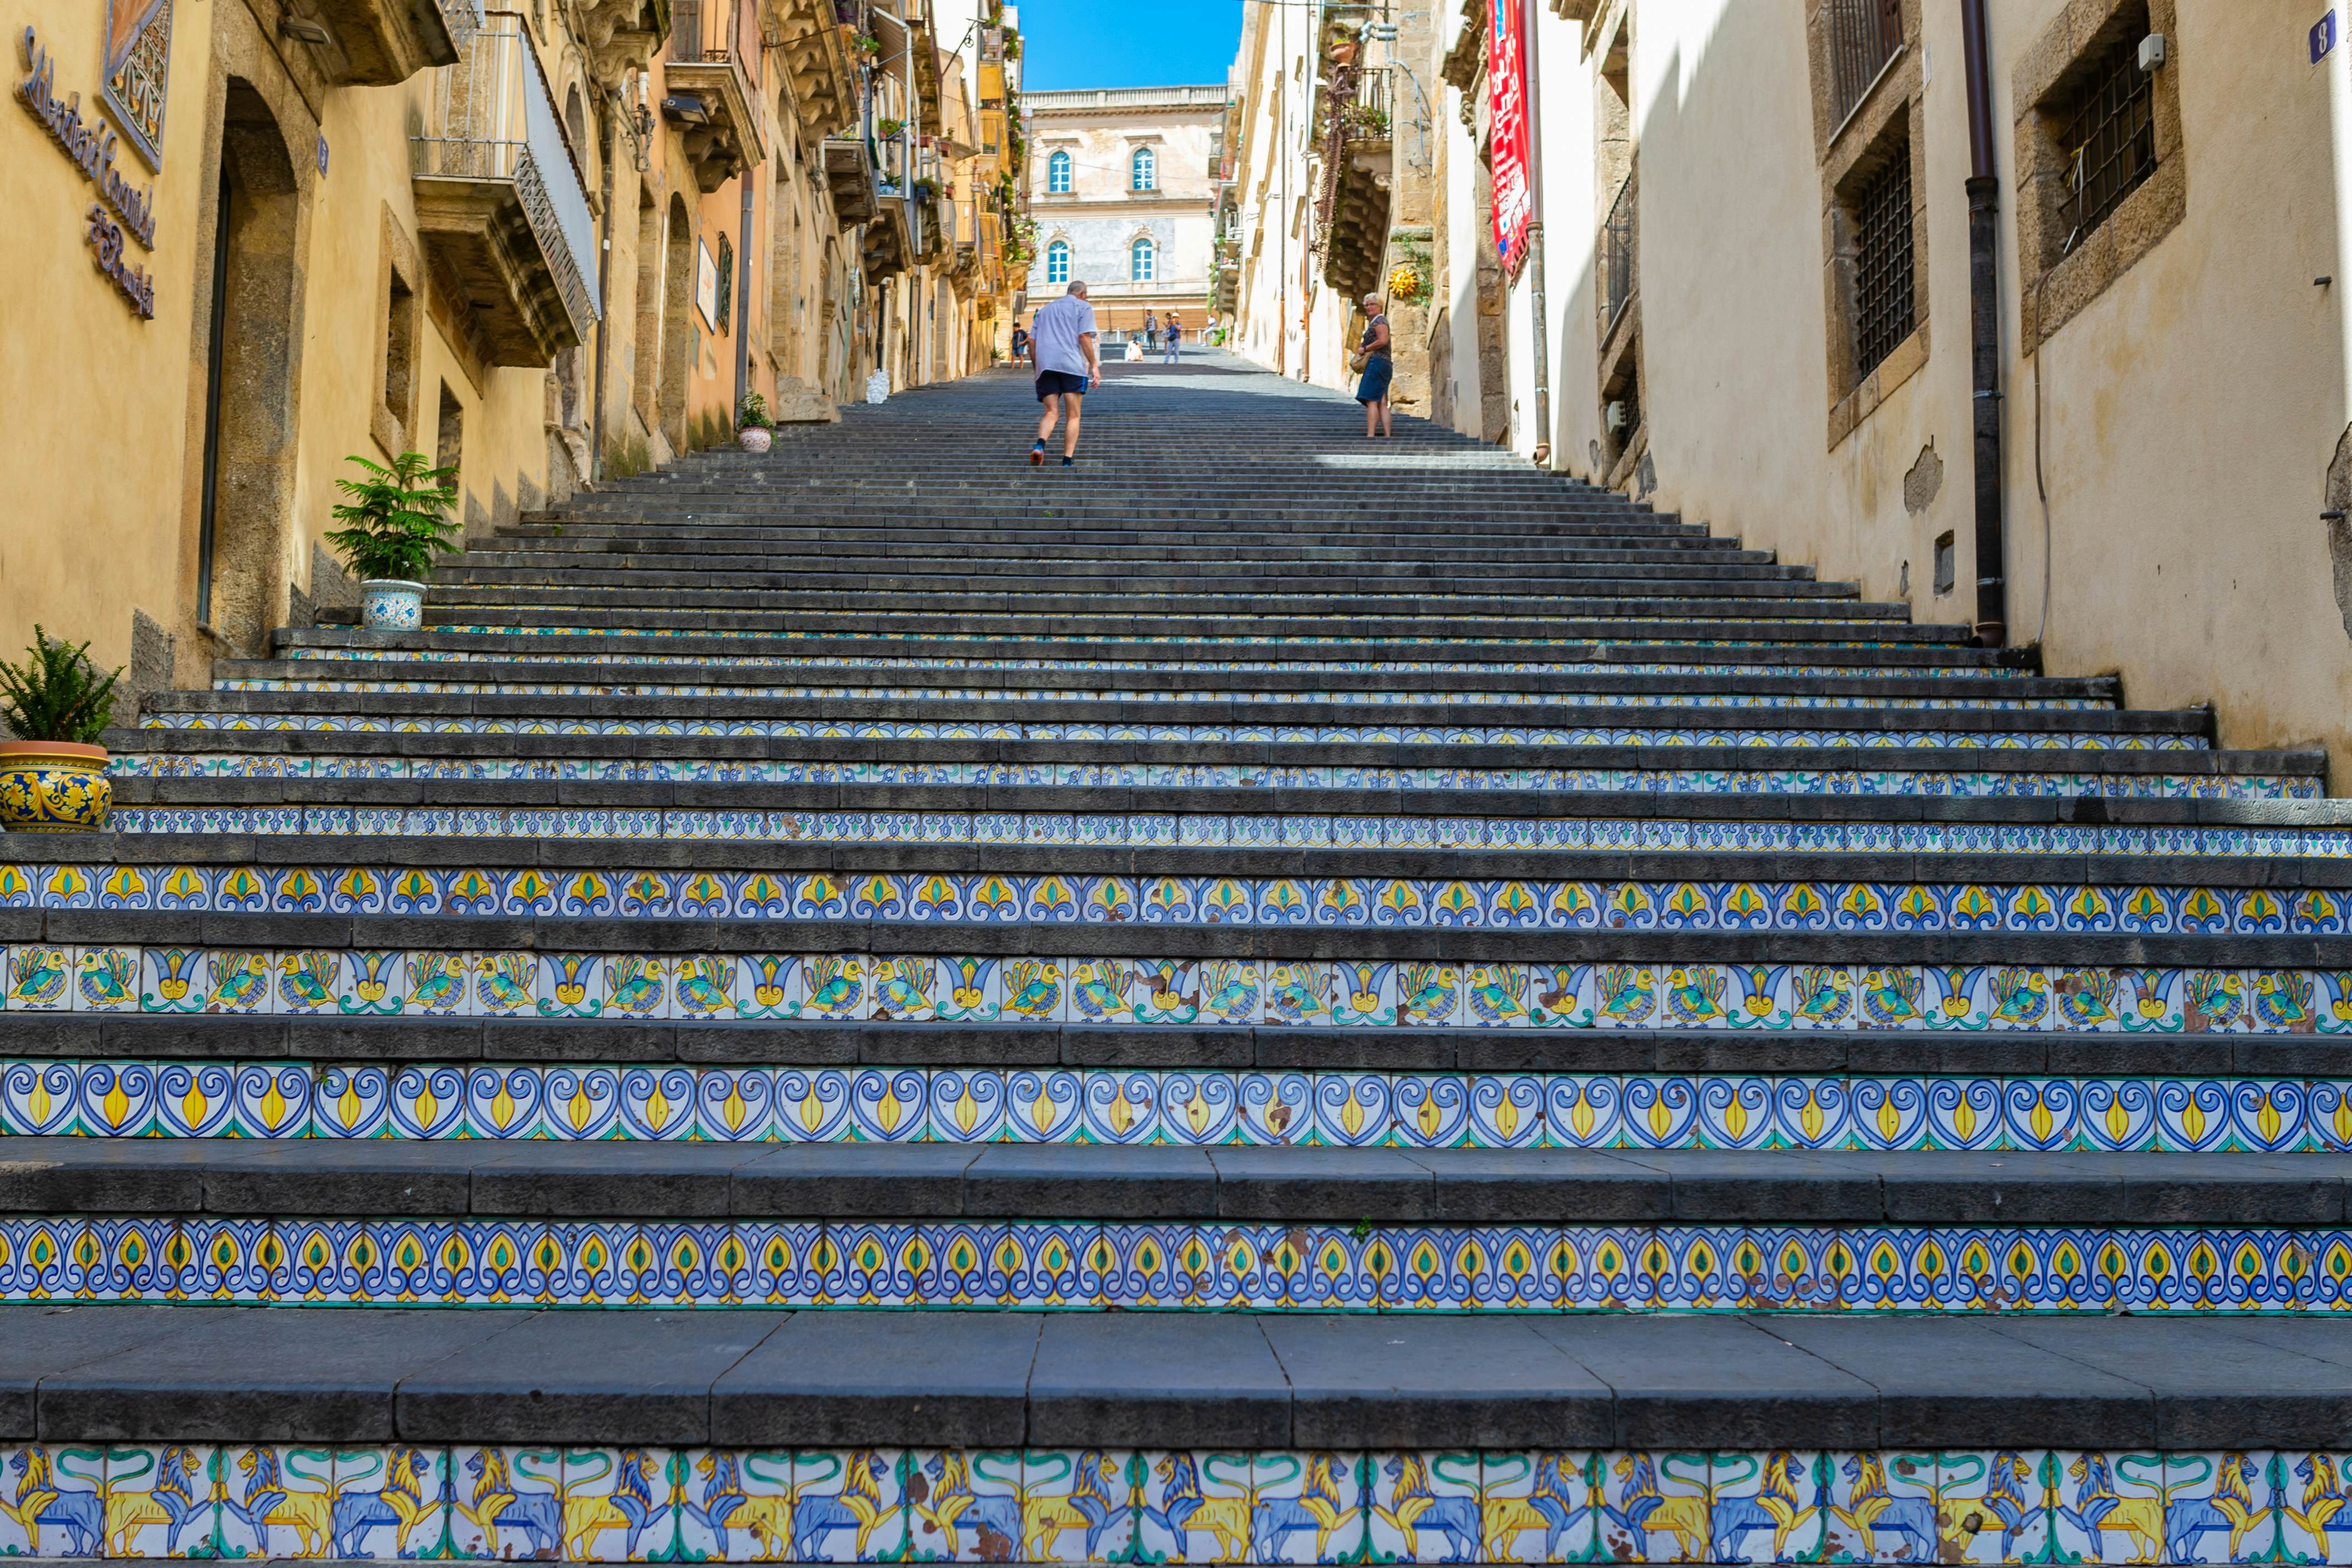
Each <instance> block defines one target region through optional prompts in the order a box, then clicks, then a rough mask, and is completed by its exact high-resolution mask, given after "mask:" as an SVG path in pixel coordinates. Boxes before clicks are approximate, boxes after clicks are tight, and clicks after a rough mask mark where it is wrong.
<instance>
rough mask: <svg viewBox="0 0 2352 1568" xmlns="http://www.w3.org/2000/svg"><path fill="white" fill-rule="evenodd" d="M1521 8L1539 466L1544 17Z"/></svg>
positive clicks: (1544, 432) (1544, 461)
mask: <svg viewBox="0 0 2352 1568" xmlns="http://www.w3.org/2000/svg"><path fill="white" fill-rule="evenodd" d="M1516 3H1517V4H1518V5H1520V7H1521V9H1520V16H1521V18H1522V20H1521V22H1520V24H1519V29H1520V32H1521V33H1522V34H1523V35H1524V37H1522V38H1521V39H1520V49H1519V58H1520V59H1521V61H1522V64H1521V66H1520V69H1521V70H1522V71H1524V72H1525V73H1526V77H1527V80H1526V83H1525V91H1526V93H1527V100H1528V305H1529V307H1530V309H1531V310H1533V311H1534V314H1535V326H1536V331H1535V338H1536V348H1535V361H1534V369H1535V374H1536V450H1535V461H1536V467H1538V468H1549V467H1550V466H1551V342H1550V339H1551V318H1550V316H1549V314H1547V313H1546V311H1545V309H1544V232H1543V121H1542V119H1541V117H1540V115H1539V114H1538V109H1537V105H1538V103H1539V102H1540V101H1541V100H1542V97H1543V95H1542V94H1541V93H1539V92H1538V91H1537V90H1536V77H1537V71H1536V23H1537V21H1538V18H1540V17H1541V16H1543V7H1542V6H1541V5H1539V4H1538V3H1537V0H1516Z"/></svg>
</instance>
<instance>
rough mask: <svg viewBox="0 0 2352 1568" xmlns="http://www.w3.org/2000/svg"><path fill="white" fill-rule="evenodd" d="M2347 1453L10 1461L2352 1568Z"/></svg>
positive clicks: (156, 1454)
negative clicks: (2345, 1512)
mask: <svg viewBox="0 0 2352 1568" xmlns="http://www.w3.org/2000/svg"><path fill="white" fill-rule="evenodd" d="M20 1458H23V1459H24V1460H25V1462H24V1463H22V1464H20V1463H19V1460H20ZM2344 1468H2345V1457H2344V1456H2343V1455H2341V1454H2337V1453H2333V1452H2312V1451H2306V1450H2299V1449H2298V1450H2261V1451H2252V1452H2243V1453H2238V1452H2194V1451H2179V1452H2170V1453H2166V1452H2156V1451H2147V1452H2137V1453H2134V1452H2126V1451H2108V1452H2092V1451H2080V1450H2053V1449H2042V1448H2029V1449H2019V1450H1997V1449H1987V1448H1980V1447H1971V1446H1969V1445H1967V1444H1954V1445H1951V1446H1949V1447H1939V1448H1937V1449H1935V1450H1932V1451H1921V1450H1896V1449H1886V1450H1870V1451H1863V1452H1853V1451H1832V1452H1822V1451H1818V1450H1795V1451H1792V1450H1771V1449H1756V1450H1728V1451H1718V1452H1712V1453H1692V1454H1676V1453H1667V1452H1629V1451H1622V1450H1619V1451H1606V1450H1604V1451H1599V1452H1595V1451H1591V1450H1570V1451H1555V1450H1533V1451H1530V1450H1511V1451H1493V1452H1485V1453H1479V1452H1462V1451H1454V1452H1434V1451H1425V1450H1421V1451H1402V1452H1399V1451H1380V1452H1369V1453H1368V1452H1320V1451H1311V1450H1259V1451H1254V1452H1253V1451H1240V1452H1233V1451H1220V1450H1211V1449H1202V1450H1191V1451H1188V1450H1175V1451H1169V1450H1143V1451H1134V1450H1117V1449H1114V1450H1102V1449H1030V1450H1025V1451H1024V1450H963V1449H936V1448H912V1449H909V1448H883V1449H841V1448H813V1449H779V1450H758V1449H740V1448H735V1449H725V1448H720V1449H713V1448H683V1449H671V1448H631V1447H623V1448H611V1447H586V1446H577V1447H573V1446H567V1447H467V1446H459V1447H447V1446H443V1445H435V1444H424V1445H415V1446H411V1445H406V1444H403V1445H398V1446H394V1447H381V1446H373V1445H356V1446H352V1447H305V1446H301V1445H290V1444H289V1445H268V1444H264V1445H253V1444H242V1443H240V1444H221V1445H212V1444H129V1443H125V1444H99V1445H88V1446H75V1445H49V1446H46V1447H28V1446H26V1445H21V1444H20V1445H15V1446H6V1445H0V1473H5V1475H7V1476H8V1477H10V1478H12V1479H13V1478H15V1477H17V1476H20V1475H36V1476H38V1477H40V1478H41V1479H42V1482H43V1486H44V1487H45V1488H46V1489H47V1490H48V1491H51V1492H54V1493H55V1495H56V1499H57V1500H55V1501H54V1502H50V1503H47V1505H46V1507H45V1508H44V1510H42V1514H41V1516H39V1517H40V1523H39V1529H40V1543H41V1549H42V1550H43V1551H44V1552H50V1553H56V1552H77V1553H83V1554H90V1555H98V1554H103V1555H105V1556H109V1557H117V1558H136V1557H165V1556H183V1557H185V1556H204V1557H238V1556H243V1557H250V1558H261V1557H284V1556H289V1555H297V1554H299V1555H315V1554H320V1552H331V1553H332V1554H333V1555H336V1556H340V1557H350V1558H359V1559H364V1560H381V1561H392V1560H394V1558H395V1557H396V1556H397V1557H399V1558H415V1557H422V1558H430V1559H436V1560H449V1559H457V1560H461V1561H462V1560H504V1559H506V1558H509V1557H510V1556H522V1557H531V1556H541V1557H549V1558H560V1559H561V1560H562V1561H565V1562H580V1563H584V1562H633V1563H656V1562H697V1561H709V1562H721V1561H723V1562H779V1563H853V1562H869V1563H896V1562H921V1561H942V1562H944V1561H956V1562H976V1561H986V1560H1005V1559H1010V1560H1013V1561H1020V1562H1032V1563H1143V1564H1149V1563H1318V1562H1322V1563H1440V1562H1446V1563H1454V1562H1468V1563H1695V1562H1709V1561H1721V1560H1729V1561H1741V1560H1747V1559H1753V1558H1758V1557H1759V1556H1760V1555H1761V1554H1765V1553H1773V1552H1777V1553H1778V1554H1779V1560H1781V1561H1793V1562H1802V1563H1890V1564H1891V1563H1934V1562H1940V1563H1981V1564H2006V1563H2015V1564H2026V1563H2101V1562H2111V1563H2112V1562H2122V1561H2126V1560H2129V1561H2147V1562H2158V1561H2161V1562H2164V1563H2308V1564H2319V1563H2326V1564H2336V1563H2352V1532H2347V1531H2346V1530H2345V1529H2344V1528H2342V1527H2340V1526H2336V1525H2335V1524H2334V1522H2333V1520H2334V1517H2335V1513H2336V1509H2337V1508H2339V1507H2341V1506H2342V1502H2343V1500H2344V1497H2345V1493H2344V1491H2343V1482H2342V1477H2343V1474H2344ZM10 1490H11V1492H12V1493H13V1492H14V1491H15V1490H16V1488H15V1487H14V1486H11V1488H10ZM37 1490H38V1489H37ZM110 1499H115V1500H119V1501H117V1502H110V1501H109V1500H110ZM115 1521H120V1522H119V1523H117V1522H115ZM101 1525H104V1526H106V1528H100V1526H101ZM30 1546H31V1542H30V1538H29V1533H28V1531H27V1529H26V1524H25V1523H22V1522H19V1521H18V1520H17V1518H16V1515H15V1514H14V1513H11V1512H9V1511H8V1510H6V1509H0V1552H10V1551H14V1552H27V1551H29V1550H30Z"/></svg>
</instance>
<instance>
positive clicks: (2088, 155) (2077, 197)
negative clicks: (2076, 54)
mask: <svg viewBox="0 0 2352 1568" xmlns="http://www.w3.org/2000/svg"><path fill="white" fill-rule="evenodd" d="M2144 37H2147V29H2146V28H2144V27H2143V28H2136V29H2134V31H2133V32H2132V33H2131V34H2130V35H2128V36H2126V37H2125V38H2124V39H2123V41H2122V42H2120V43H2118V44H2116V46H2115V47H2113V48H2112V49H2110V50H2108V51H2107V53H2106V54H2105V56H2104V57H2103V58H2101V59H2100V60H2099V61H2098V63H2097V64H2096V65H2095V66H2094V67H2093V68H2092V69H2091V74H2090V77H2089V79H2087V80H2085V81H2084V84H2083V89H2082V96H2081V97H2080V98H2079V99H2078V100H2076V101H2075V104H2074V112H2073V113H2072V114H2071V115H2069V116H2068V117H2067V119H2066V129H2065V131H2064V132H2063V141H2062V142H2060V143H2059V145H2060V146H2061V147H2063V149H2064V150H2065V153H2066V174H2065V182H2066V186H2065V188H2066V195H2065V196H2064V198H2063V200H2062V201H2061V203H2060V204H2059V221H2060V222H2061V223H2062V224H2063V226H2065V228H2066V230H2067V248H2069V249H2071V248H2072V247H2073V246H2074V244H2075V243H2077V242H2079V241H2080V240H2081V239H2082V237H2083V236H2084V235H2086V234H2088V233H2090V232H2091V231H2092V230H2093V229H2095V228H2096V227H2098V226H2099V225H2100V224H2101V223H2103V222H2105V220H2106V216H2107V215H2108V214H2109V213H2111V212H2113V211H2115V210H2116V207H2117V206H2118V205H2121V204H2122V202H2123V199H2124V198H2125V197H2126V196H2127V195H2131V194H2132V193H2133V192H2134V191H2136V190H2137V189H2139V187H2140V185H2141V184H2142V183H2143V182H2145V181H2146V180H2147V177H2148V175H2150V174H2154V173H2155V172H2156V80H2155V77H2154V75H2153V73H2151V72H2148V71H2144V70H2142V69H2140V68H2139V45H2140V40H2141V39H2142V38H2144Z"/></svg>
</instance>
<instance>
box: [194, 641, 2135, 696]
mask: <svg viewBox="0 0 2352 1568" xmlns="http://www.w3.org/2000/svg"><path fill="white" fill-rule="evenodd" d="M975 640H978V639H975ZM918 646H919V645H918ZM271 657H272V658H278V659H284V660H289V661H291V662H295V663H309V664H326V663H334V664H452V665H487V664H509V663H512V662H515V661H517V660H526V661H528V662H530V663H532V664H551V665H553V664H561V665H581V666H585V667H591V668H593V667H604V666H640V667H641V666H643V665H645V664H646V656H645V655H644V654H642V653H639V652H635V651H632V652H628V653H575V652H569V651H558V650H541V649H536V648H529V647H525V648H494V649H486V648H401V647H305V646H301V645H296V646H292V647H280V648H278V649H277V650H276V651H275V652H274V653H273V654H272V655H271ZM679 658H682V659H686V660H688V662H691V663H694V664H698V665H708V666H709V667H711V668H729V669H940V670H958V669H1055V670H1070V671H1074V672H1075V671H1081V670H1154V671H1161V672H1169V671H1176V670H1202V671H1213V672H1217V673H1234V672H1240V671H1258V672H1275V673H1282V674H1305V675H1315V674H1320V673H1322V672H1324V671H1326V670H1348V671H1357V670H1366V671H1378V672H1382V673H1387V672H1397V671H1402V672H1409V673H1418V674H1437V675H1558V674H1562V673H1579V672H1583V673H1591V674H1595V675H1612V676H1616V675H1718V676H1721V675H1804V676H1811V677H1814V678H1816V679H1832V680H1874V679H1884V678H1885V677H1887V676H1890V675H1898V676H1902V677H1906V678H1910V677H1926V676H1946V675H1952V676H1969V677H1975V678H1978V679H1990V680H2024V679H2032V671H2030V670H2026V669H2022V668H2014V667H2008V666H1999V665H1988V666H1979V665H1919V666H1910V665H1883V664H1807V665H1804V666H1801V667H1800V668H1790V669H1783V668H1779V667H1776V666H1770V665H1756V664H1748V663H1735V662H1729V661H1721V662H1716V663H1706V664H1702V663H1692V662H1679V663H1677V662H1667V661H1664V660H1657V659H1652V660H1647V661H1643V662H1620V661H1618V660H1615V659H1611V660H1608V661H1606V662H1600V661H1595V662H1591V663H1579V662H1570V661H1565V660H1563V661H1559V662H1534V661H1529V660H1508V659H1471V660H1463V659H1408V658H1356V659H1315V660H1307V659H1274V658H1168V659H1147V658H1038V657H1034V656H1032V657H1026V658H1024V657H1020V656H993V657H992V656H989V655H985V654H967V655H961V656H932V657H929V658H925V657H923V656H922V655H920V654H913V653H900V652H898V651H895V650H894V651H893V652H891V653H888V654H823V653H812V654H718V653H714V654H693V655H680V656H679ZM237 679H244V678H242V677H240V678H237ZM228 689H237V688H236V687H235V686H233V685H232V686H230V687H229V688H228ZM2101 706H2108V705H2107V704H2101Z"/></svg>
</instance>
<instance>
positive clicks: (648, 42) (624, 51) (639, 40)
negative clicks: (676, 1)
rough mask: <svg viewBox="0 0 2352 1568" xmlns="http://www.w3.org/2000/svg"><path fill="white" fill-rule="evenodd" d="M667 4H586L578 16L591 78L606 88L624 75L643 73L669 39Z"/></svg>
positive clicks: (664, 0)
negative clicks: (665, 40) (633, 72)
mask: <svg viewBox="0 0 2352 1568" xmlns="http://www.w3.org/2000/svg"><path fill="white" fill-rule="evenodd" d="M669 24H670V15H669V0H587V4H586V5H584V6H583V7H582V9H581V12H580V41H581V42H582V44H583V45H585V46H586V47H587V50H588V58H589V59H590V60H591V61H592V62H593V75H594V77H595V79H596V80H597V81H598V82H600V83H602V84H603V85H604V86H606V87H617V86H619V85H620V81H621V78H622V77H623V75H625V73H627V72H629V71H633V70H643V69H645V68H646V66H648V65H650V64H652V63H653V58H654V56H655V54H656V52H658V51H659V50H660V48H661V47H662V41H663V40H664V39H666V38H667V37H669Z"/></svg>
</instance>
